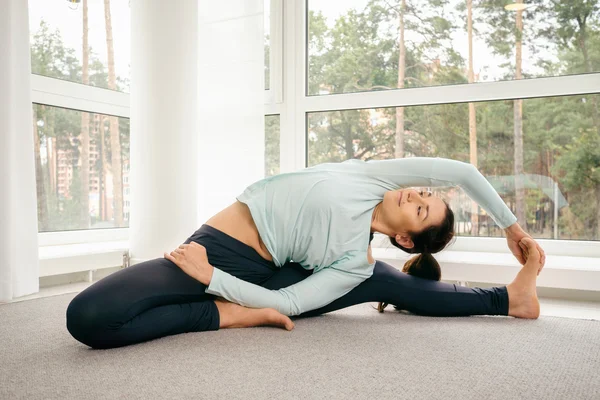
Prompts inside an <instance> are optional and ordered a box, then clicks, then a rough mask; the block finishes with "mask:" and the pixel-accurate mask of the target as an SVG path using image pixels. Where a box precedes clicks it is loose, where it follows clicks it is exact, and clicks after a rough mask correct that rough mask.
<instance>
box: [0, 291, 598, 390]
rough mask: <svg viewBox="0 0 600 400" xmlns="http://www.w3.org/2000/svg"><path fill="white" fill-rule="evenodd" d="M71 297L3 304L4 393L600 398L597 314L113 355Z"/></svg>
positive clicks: (477, 320) (258, 338)
mask: <svg viewBox="0 0 600 400" xmlns="http://www.w3.org/2000/svg"><path fill="white" fill-rule="evenodd" d="M75 295H76V293H72V294H65V295H60V296H54V297H46V298H41V299H35V300H29V301H24V302H17V303H11V304H5V305H1V306H0V321H1V325H0V338H1V339H0V399H11V400H12V399H188V398H189V399H192V398H193V399H303V400H305V399H411V400H412V399H478V400H479V399H482V398H484V399H502V400H506V399H600V321H595V320H578V319H571V318H558V317H540V318H539V319H537V320H523V319H516V318H512V317H498V316H496V317H486V316H477V317H454V318H438V317H422V316H417V315H412V314H409V313H404V312H397V311H392V310H391V307H389V309H390V310H389V311H386V312H385V313H384V314H379V313H377V311H375V310H374V309H373V308H372V305H371V304H362V305H358V306H354V307H351V308H348V309H345V310H340V311H337V312H335V313H331V314H328V315H325V316H321V317H316V318H306V319H300V320H297V321H296V328H295V329H294V330H293V331H292V332H287V331H284V330H280V329H276V328H267V327H265V328H251V329H228V330H222V331H218V332H197V333H196V332H194V333H185V334H181V335H174V336H168V337H164V338H160V339H156V340H152V341H148V342H145V343H140V344H137V345H133V346H127V347H121V348H117V349H110V350H94V349H91V348H89V347H87V346H85V345H83V344H81V343H79V342H77V341H76V340H75V339H73V338H72V337H71V335H70V334H69V332H68V331H67V329H66V326H65V311H66V309H67V306H68V304H69V302H70V301H71V299H72V298H73V297H75Z"/></svg>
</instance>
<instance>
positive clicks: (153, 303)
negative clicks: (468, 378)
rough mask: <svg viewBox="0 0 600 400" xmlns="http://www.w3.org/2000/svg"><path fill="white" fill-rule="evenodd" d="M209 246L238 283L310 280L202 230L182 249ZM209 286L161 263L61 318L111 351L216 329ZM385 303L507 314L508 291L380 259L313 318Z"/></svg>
mask: <svg viewBox="0 0 600 400" xmlns="http://www.w3.org/2000/svg"><path fill="white" fill-rule="evenodd" d="M192 240H193V241H195V242H198V243H200V244H202V245H203V246H205V247H206V249H207V255H208V258H209V262H210V263H211V264H212V265H214V266H215V267H218V268H219V269H222V270H223V271H225V272H228V273H230V274H232V275H234V276H236V277H238V278H240V279H244V280H246V281H248V282H251V283H255V284H258V285H261V286H263V287H265V288H268V289H280V288H283V287H286V286H289V285H292V284H294V283H296V282H299V281H301V280H302V279H304V278H306V277H307V276H308V275H310V273H311V272H310V271H307V270H305V269H304V268H302V267H301V266H300V265H299V264H296V263H288V264H286V265H284V266H283V267H282V268H281V269H278V268H276V267H274V264H273V263H270V262H268V261H267V260H265V259H263V258H262V257H260V256H259V255H258V254H257V253H256V252H255V251H254V250H253V249H252V248H251V247H249V246H246V245H245V244H243V243H241V242H239V241H237V240H235V239H233V238H232V237H230V236H228V235H225V234H224V233H222V232H220V231H218V230H216V229H214V228H212V227H210V226H207V225H203V226H202V227H201V228H200V229H199V230H198V231H196V232H195V233H194V235H192V236H191V237H190V238H189V239H188V240H186V242H185V243H190V242H191V241H192ZM205 289H206V286H205V285H203V284H201V283H200V282H198V281H197V280H195V279H193V278H191V277H190V276H188V275H187V274H186V273H185V272H183V271H182V270H181V269H180V268H179V267H178V266H177V265H175V264H174V263H173V262H171V261H169V260H167V259H165V258H157V259H154V260H149V261H145V262H142V263H139V264H136V265H133V266H131V267H129V268H125V269H122V270H119V271H117V272H115V273H113V274H111V275H109V276H107V277H105V278H103V279H101V280H100V281H98V282H96V283H94V284H93V285H91V286H90V287H88V288H87V289H85V290H84V291H82V292H81V293H79V294H78V295H77V296H75V298H73V300H72V301H71V303H70V304H69V306H68V308H67V312H66V318H67V329H68V330H69V332H70V333H71V335H73V337H74V338H75V339H77V340H79V341H80V342H82V343H84V344H86V345H88V346H90V347H93V348H114V347H121V346H126V345H129V344H134V343H140V342H144V341H147V340H151V339H156V338H159V337H163V336H168V335H175V334H179V333H185V332H198V331H208V330H217V329H218V328H219V313H218V310H217V307H216V305H215V303H214V301H213V300H214V296H211V295H208V294H206V293H204V291H205ZM377 301H383V302H386V303H390V304H394V305H396V306H399V307H400V308H402V309H404V310H408V311H411V312H413V313H415V314H420V315H430V316H466V315H508V293H507V291H506V287H505V286H502V287H495V288H490V289H481V288H467V287H463V286H456V285H453V284H448V283H443V282H437V281H431V280H427V279H422V278H418V277H414V276H410V275H407V274H405V273H403V272H400V271H398V270H397V269H396V268H394V267H392V266H390V265H388V264H386V263H384V262H381V261H377V263H376V265H375V270H374V272H373V275H372V276H371V277H370V278H369V279H367V280H366V281H364V282H363V283H361V284H360V285H359V286H357V287H356V288H354V289H353V290H352V291H351V292H350V293H348V294H346V295H345V296H343V297H341V298H339V299H337V300H335V301H334V302H332V303H330V304H329V305H327V306H325V307H322V308H320V309H318V310H313V311H310V312H307V313H304V314H302V315H301V317H304V316H314V315H319V314H323V313H327V312H331V311H335V310H339V309H340V308H344V307H348V306H351V305H355V304H360V303H365V302H377Z"/></svg>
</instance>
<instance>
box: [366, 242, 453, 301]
mask: <svg viewBox="0 0 600 400" xmlns="http://www.w3.org/2000/svg"><path fill="white" fill-rule="evenodd" d="M402 272H405V273H407V274H409V275H412V276H416V277H419V278H423V279H431V280H432V281H440V280H441V279H442V269H441V268H440V264H439V263H438V262H437V260H436V259H435V258H434V257H433V254H431V253H421V254H419V255H418V256H415V257H413V258H411V259H410V260H408V261H407V262H406V263H405V264H404V267H402ZM387 306H388V303H383V302H380V303H379V304H378V305H377V311H379V312H380V313H382V312H383V310H384V309H385V308H386V307H387ZM395 307H396V309H397V310H400V309H401V308H399V307H397V306H395Z"/></svg>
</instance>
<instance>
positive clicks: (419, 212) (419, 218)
mask: <svg viewBox="0 0 600 400" xmlns="http://www.w3.org/2000/svg"><path fill="white" fill-rule="evenodd" d="M445 217H446V204H445V203H444V201H443V200H442V199H441V198H439V197H437V196H433V194H432V193H431V192H424V191H420V190H418V191H417V190H414V189H410V188H409V189H399V190H390V191H389V192H386V194H385V195H384V197H383V204H382V207H381V220H382V222H384V223H385V225H386V226H387V227H388V228H389V229H391V230H392V231H393V232H394V233H395V238H396V241H397V242H398V243H399V244H400V245H402V246H404V247H406V248H412V247H413V243H412V240H411V239H410V235H409V234H408V232H422V231H424V230H425V229H427V228H429V227H431V226H439V225H441V224H442V222H443V221H444V218H445Z"/></svg>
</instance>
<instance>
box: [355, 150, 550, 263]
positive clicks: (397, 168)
mask: <svg viewBox="0 0 600 400" xmlns="http://www.w3.org/2000/svg"><path fill="white" fill-rule="evenodd" d="M351 163H353V164H354V165H355V166H356V168H357V170H358V171H363V172H364V173H366V174H367V175H369V176H370V177H372V178H374V179H379V180H381V181H384V182H385V183H387V184H388V185H390V186H391V187H407V186H428V187H429V186H459V187H461V188H462V189H463V190H464V191H465V193H467V195H468V196H469V197H470V198H471V199H473V200H474V201H475V202H477V203H478V204H479V205H480V206H481V208H483V209H484V210H485V211H486V212H487V213H488V214H489V215H490V216H491V217H492V219H493V220H494V222H495V223H496V224H497V225H498V226H499V227H500V228H502V229H503V230H504V232H505V234H506V239H507V244H508V248H509V249H510V251H511V252H512V254H513V255H514V256H515V257H516V258H517V260H518V261H519V262H520V263H521V264H525V262H526V261H527V259H526V256H525V255H524V254H523V252H522V250H521V248H520V247H519V242H520V241H521V239H523V238H524V237H531V236H530V235H529V234H527V233H526V232H525V231H524V230H523V229H522V228H521V226H519V224H518V223H517V217H516V216H515V215H514V214H513V213H512V211H511V210H510V209H509V208H508V206H507V205H506V204H505V203H504V201H503V200H502V198H501V197H500V196H499V195H498V193H497V192H496V190H495V189H494V187H493V186H492V185H491V184H490V183H489V182H488V180H487V179H485V177H484V176H483V175H482V174H481V172H479V170H478V169H477V168H476V167H475V166H474V165H472V164H469V163H465V162H462V161H456V160H451V159H447V158H439V157H436V158H433V157H411V158H398V159H393V160H373V161H367V162H365V161H361V160H352V161H351ZM536 248H537V249H538V251H539V252H540V255H541V259H542V265H543V264H544V262H545V260H546V255H545V253H544V250H543V249H542V248H541V247H540V245H539V244H537V242H536ZM540 271H541V269H540ZM538 274H539V272H538Z"/></svg>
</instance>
